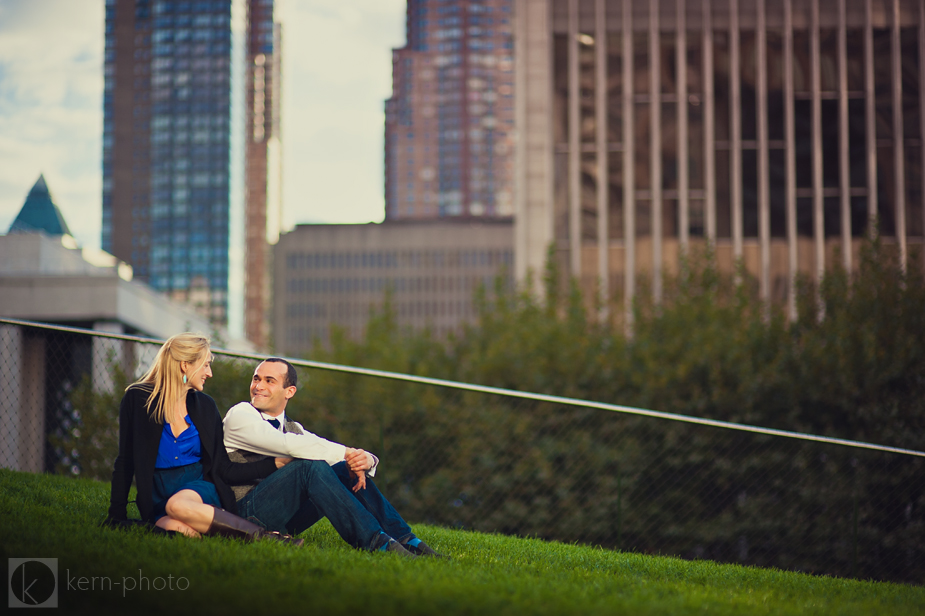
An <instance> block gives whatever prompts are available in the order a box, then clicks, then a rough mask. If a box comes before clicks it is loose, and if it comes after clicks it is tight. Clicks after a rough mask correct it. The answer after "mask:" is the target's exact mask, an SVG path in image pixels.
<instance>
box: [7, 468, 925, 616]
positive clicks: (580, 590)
mask: <svg viewBox="0 0 925 616" xmlns="http://www.w3.org/2000/svg"><path fill="white" fill-rule="evenodd" d="M108 502H109V484H106V483H99V482H94V481H86V480H74V479H68V478H64V477H58V476H51V475H32V474H26V473H16V472H12V471H8V470H3V469H0V520H2V522H0V552H2V553H0V558H2V562H3V566H4V567H5V568H6V569H5V570H6V571H7V575H5V576H4V579H5V580H8V579H9V566H8V560H7V559H8V558H57V559H58V587H59V606H60V607H61V608H63V609H64V610H65V611H66V612H67V613H87V614H95V615H99V614H109V613H117V612H118V613H125V612H129V611H131V612H133V613H159V614H169V615H170V616H179V615H181V614H200V615H203V614H213V613H216V612H218V611H219V610H228V611H229V612H230V610H233V611H234V613H235V614H300V615H303V614H320V615H325V616H327V615H329V614H341V613H357V614H370V615H375V616H379V615H384V614H434V613H440V614H482V613H505V614H514V613H531V614H588V613H595V614H702V613H708V614H865V615H866V614H904V615H905V614H925V588H922V587H919V586H907V585H900V584H887V583H879V582H861V581H856V580H846V579H834V578H826V577H816V576H810V575H803V574H798V573H790V572H785V571H778V570H769V569H758V568H750V567H740V566H735V565H719V564H716V563H713V562H709V561H695V562H691V561H684V560H680V559H676V558H665V557H654V556H644V555H639V554H630V553H622V552H614V551H610V550H602V549H597V548H591V547H584V546H574V545H563V544H559V543H547V542H544V541H539V540H533V539H517V538H512V537H503V536H498V535H484V534H480V533H474V532H467V531H458V530H447V529H443V528H437V527H432V526H424V525H416V526H415V531H416V532H417V533H418V534H419V535H420V536H421V537H422V538H424V539H425V540H426V541H427V542H428V543H430V544H431V545H432V546H434V547H435V548H437V549H438V550H440V551H442V552H444V553H446V554H449V555H451V556H452V560H450V561H441V560H432V559H417V560H407V559H403V558H401V557H398V556H393V555H390V554H380V553H377V554H370V553H366V552H361V551H357V550H354V549H352V548H350V547H349V546H347V544H345V543H344V542H343V541H342V540H341V539H340V537H338V536H337V534H336V533H335V532H334V530H333V529H332V528H331V526H330V525H329V524H328V523H327V521H322V522H321V523H319V524H316V525H315V527H313V528H311V529H310V530H309V531H308V532H306V533H305V534H304V535H303V536H304V537H305V539H306V545H305V547H303V548H301V549H298V548H292V547H289V546H284V545H279V544H273V543H258V544H245V543H242V542H239V541H234V540H229V539H222V538H206V539H202V540H192V539H186V538H183V537H175V538H170V537H164V536H159V535H154V534H151V533H148V532H146V531H144V530H142V529H134V530H131V531H116V530H110V529H106V528H100V527H99V526H98V523H99V521H100V520H101V519H102V517H103V516H104V514H105V511H106V508H107V506H108ZM139 577H141V578H142V579H141V580H140V583H141V584H144V583H145V580H147V581H148V583H149V584H152V585H158V586H159V585H161V584H174V585H175V586H174V588H175V590H173V591H170V590H168V589H165V590H154V589H153V588H152V589H150V590H139V589H137V588H131V586H132V585H133V584H134V586H136V587H137V586H138V585H139ZM81 578H83V580H81ZM93 578H96V579H95V580H93ZM177 584H179V585H180V586H187V588H186V589H185V590H176V588H177V586H176V585H177ZM81 586H83V589H81ZM91 586H95V590H94V589H92V588H91ZM7 592H9V587H7ZM0 601H2V604H3V606H4V607H6V605H7V602H6V600H2V599H0Z"/></svg>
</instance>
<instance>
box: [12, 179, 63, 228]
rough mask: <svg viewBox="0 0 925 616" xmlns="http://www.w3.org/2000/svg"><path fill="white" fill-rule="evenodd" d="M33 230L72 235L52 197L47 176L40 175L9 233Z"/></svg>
mask: <svg viewBox="0 0 925 616" xmlns="http://www.w3.org/2000/svg"><path fill="white" fill-rule="evenodd" d="M31 231H44V232H45V233H47V234H48V235H65V234H67V235H70V233H71V231H70V229H68V228H67V223H66V222H65V221H64V216H62V215H61V210H59V209H58V206H57V205H55V202H54V201H53V200H52V198H51V192H49V190H48V185H46V184H45V176H44V175H40V176H39V179H38V180H37V181H36V182H35V185H34V186H33V187H32V190H30V191H29V196H28V197H26V202H25V203H23V206H22V209H21V210H19V214H18V215H17V216H16V219H15V220H14V221H13V224H12V225H10V230H9V231H8V232H9V233H28V232H31Z"/></svg>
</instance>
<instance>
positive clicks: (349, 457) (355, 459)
mask: <svg viewBox="0 0 925 616" xmlns="http://www.w3.org/2000/svg"><path fill="white" fill-rule="evenodd" d="M344 461H345V462H346V463H347V468H349V469H350V472H352V473H356V472H357V471H363V472H364V475H365V471H368V470H369V469H371V468H372V465H373V463H372V460H371V456H370V455H369V454H368V453H366V452H365V451H363V450H362V449H353V448H352V447H347V452H346V453H345V454H344ZM363 483H364V484H365V483H366V481H365V478H364V481H363Z"/></svg>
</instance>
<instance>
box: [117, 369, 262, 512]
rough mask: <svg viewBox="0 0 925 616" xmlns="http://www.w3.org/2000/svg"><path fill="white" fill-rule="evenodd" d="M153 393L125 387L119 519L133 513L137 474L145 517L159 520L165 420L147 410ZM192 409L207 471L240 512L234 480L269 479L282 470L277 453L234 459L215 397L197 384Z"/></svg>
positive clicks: (224, 499)
mask: <svg viewBox="0 0 925 616" xmlns="http://www.w3.org/2000/svg"><path fill="white" fill-rule="evenodd" d="M150 392H151V386H150V385H146V384H142V385H134V386H132V387H130V388H129V389H128V391H126V392H125V395H124V396H123V397H122V404H120V405H119V455H118V457H117V458H116V462H115V465H114V467H113V470H112V491H111V493H110V497H109V519H110V520H111V521H114V522H117V521H121V520H125V519H126V518H127V516H126V507H127V506H128V493H129V488H130V487H131V485H132V478H134V479H135V486H136V488H137V491H138V497H137V500H136V504H137V505H138V510H139V511H140V512H141V518H142V519H143V520H146V521H148V522H153V521H154V520H152V519H151V515H152V512H153V509H154V502H153V497H152V491H153V489H154V464H155V462H156V461H157V450H158V447H159V445H160V441H161V434H162V433H163V431H164V424H162V423H157V422H155V421H154V420H153V419H151V417H150V416H149V414H148V411H147V410H146V409H145V402H147V400H148V396H149V395H150ZM155 403H156V400H155ZM152 406H153V405H152ZM186 408H187V411H188V412H189V416H190V420H191V421H192V422H193V425H195V426H196V429H197V430H198V431H199V440H200V441H201V443H202V447H201V457H202V459H201V462H202V476H203V478H204V479H205V480H206V481H210V482H212V483H213V484H215V489H216V491H217V492H218V497H219V499H220V500H221V503H222V508H223V509H225V510H227V511H230V512H232V513H236V507H235V499H234V493H233V492H232V491H231V488H230V487H229V485H236V484H248V483H254V482H255V480H256V479H263V478H264V477H267V476H268V475H270V473H272V472H273V471H275V470H276V462H275V460H274V458H266V459H264V460H260V461H258V462H248V463H234V462H232V461H231V460H229V459H228V453H227V452H226V450H225V444H224V442H223V441H224V438H225V437H224V432H223V431H222V419H221V417H220V416H219V414H218V407H217V406H216V405H215V401H214V400H213V399H212V398H211V397H209V396H207V395H206V394H204V393H202V392H200V391H196V390H194V389H191V390H189V393H187V395H186Z"/></svg>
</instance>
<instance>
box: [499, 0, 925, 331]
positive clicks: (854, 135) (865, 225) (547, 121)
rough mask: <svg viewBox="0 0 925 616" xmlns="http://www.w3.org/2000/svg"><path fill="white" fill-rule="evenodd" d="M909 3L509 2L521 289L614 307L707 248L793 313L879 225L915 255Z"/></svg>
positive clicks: (907, 254) (918, 216)
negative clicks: (554, 271)
mask: <svg viewBox="0 0 925 616" xmlns="http://www.w3.org/2000/svg"><path fill="white" fill-rule="evenodd" d="M923 7H925V5H923V3H922V2H921V0H833V1H831V2H829V1H825V2H824V1H822V0H748V1H744V0H687V1H684V0H646V1H642V0H515V13H516V14H517V22H516V31H515V53H514V56H515V58H516V68H515V72H516V75H517V88H516V96H515V100H516V103H517V104H516V114H515V115H516V124H517V129H518V143H517V158H516V174H515V180H514V183H515V185H516V186H517V187H518V190H517V192H516V208H515V209H516V225H515V226H516V229H515V238H516V239H515V246H516V254H517V263H516V271H517V276H518V278H522V277H523V276H525V274H526V272H527V270H528V269H531V268H532V269H534V270H537V271H539V269H540V268H541V267H542V265H543V261H544V259H545V256H546V249H547V247H548V246H549V244H550V243H551V242H553V241H554V242H555V243H556V246H557V249H558V258H559V259H560V260H561V262H562V264H563V265H564V266H565V267H566V269H567V270H568V271H571V272H572V273H573V274H574V275H575V276H578V277H580V279H581V281H582V284H583V286H584V288H585V289H586V290H588V291H590V290H592V289H594V288H596V286H597V284H598V283H600V288H601V290H602V291H603V293H604V295H605V297H610V298H620V297H622V301H624V302H625V307H626V308H627V309H628V308H629V306H630V305H631V302H632V299H633V297H634V295H635V294H636V292H637V281H639V280H641V279H646V280H648V281H649V282H651V285H650V286H651V292H652V294H653V297H654V299H655V300H656V301H657V300H658V299H660V297H661V293H662V286H663V279H662V278H663V272H666V271H667V272H673V271H677V269H678V263H679V259H680V256H681V255H683V254H684V253H685V252H686V251H688V250H690V249H691V248H692V247H695V246H701V247H702V246H703V245H704V244H705V243H706V242H708V241H709V242H712V243H713V244H714V245H715V247H716V255H717V259H718V262H719V264H720V265H721V266H722V267H724V268H726V269H727V270H730V269H731V268H732V267H733V264H734V263H735V262H736V261H738V260H741V262H742V263H744V265H745V267H746V268H747V269H748V271H749V272H750V273H751V274H753V275H754V276H755V277H756V279H757V280H758V283H759V289H760V294H761V296H762V297H764V298H767V299H771V300H776V301H778V302H781V303H784V304H786V305H788V306H789V310H790V313H791V315H792V314H794V310H795V293H794V284H795V283H794V280H795V278H796V276H797V274H798V273H801V272H802V273H805V274H806V275H808V276H809V277H810V278H815V279H817V280H818V279H819V277H820V276H822V275H823V274H824V272H825V270H826V269H827V268H829V267H831V266H833V265H834V264H836V263H840V264H841V265H843V266H844V267H846V268H847V269H848V270H851V269H852V268H854V267H856V266H857V263H858V249H859V246H860V244H861V241H862V238H863V237H864V236H865V235H866V234H867V233H869V232H870V231H871V230H872V228H871V226H870V222H869V221H870V220H871V219H872V218H873V217H876V218H875V219H876V220H877V224H878V225H879V229H878V231H879V233H880V234H881V237H882V238H883V239H884V241H885V242H887V243H890V244H892V245H894V246H895V247H896V250H897V252H898V253H899V255H900V258H901V259H902V260H903V262H907V261H908V260H909V259H913V258H915V259H922V258H923V256H922V255H923V251H922V236H923V194H925V193H923V190H922V178H923V175H925V173H923V165H925V158H923V156H922V144H923V142H925V134H923V131H925V124H923V122H922V117H923V115H925V113H923V106H925V96H923V95H925V91H923V89H922V84H923V83H925V76H923V72H925V59H923V58H925V8H923Z"/></svg>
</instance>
